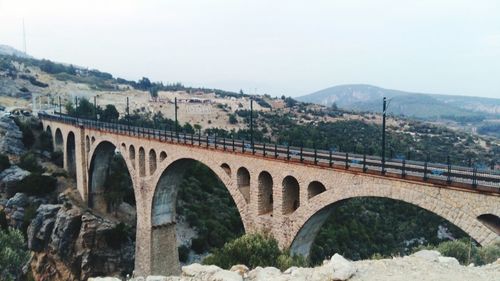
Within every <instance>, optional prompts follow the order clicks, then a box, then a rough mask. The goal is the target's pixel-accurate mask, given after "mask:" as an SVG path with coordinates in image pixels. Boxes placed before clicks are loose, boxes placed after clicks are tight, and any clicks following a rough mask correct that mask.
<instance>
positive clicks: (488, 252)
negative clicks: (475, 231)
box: [413, 238, 500, 265]
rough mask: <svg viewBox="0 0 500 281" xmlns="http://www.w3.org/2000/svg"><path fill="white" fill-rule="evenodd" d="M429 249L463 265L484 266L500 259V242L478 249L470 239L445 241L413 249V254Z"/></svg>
mask: <svg viewBox="0 0 500 281" xmlns="http://www.w3.org/2000/svg"><path fill="white" fill-rule="evenodd" d="M422 249H427V250H437V251H438V252H440V253H441V254H442V255H443V256H446V257H454V258H456V259H457V260H458V261H459V262H460V263H461V264H463V265H469V264H471V263H474V264H475V265H484V264H488V263H493V262H495V261H497V260H498V259H499V258H500V242H498V241H497V242H496V243H494V244H492V245H488V246H484V247H478V246H477V244H476V243H475V242H474V241H472V240H470V239H465V238H463V239H459V240H453V241H445V242H442V243H440V244H438V245H426V246H420V247H416V248H415V249H413V252H416V251H419V250H422Z"/></svg>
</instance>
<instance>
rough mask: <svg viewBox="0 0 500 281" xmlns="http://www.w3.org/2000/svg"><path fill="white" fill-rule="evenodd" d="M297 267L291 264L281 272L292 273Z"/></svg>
mask: <svg viewBox="0 0 500 281" xmlns="http://www.w3.org/2000/svg"><path fill="white" fill-rule="evenodd" d="M297 268H298V267H296V266H292V267H290V268H289V269H287V270H285V271H283V274H292V272H294V271H295V270H297Z"/></svg>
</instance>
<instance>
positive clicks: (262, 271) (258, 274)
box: [248, 266, 287, 281]
mask: <svg viewBox="0 0 500 281" xmlns="http://www.w3.org/2000/svg"><path fill="white" fill-rule="evenodd" d="M248 279H249V280H253V281H268V280H273V281H278V280H286V279H287V278H286V277H285V276H282V275H281V271H280V270H279V269H277V268H275V267H266V268H262V267H260V266H258V267H256V268H255V269H253V270H251V271H250V272H249V273H248Z"/></svg>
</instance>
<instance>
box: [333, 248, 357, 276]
mask: <svg viewBox="0 0 500 281" xmlns="http://www.w3.org/2000/svg"><path fill="white" fill-rule="evenodd" d="M330 264H331V265H332V267H333V275H332V280H347V279H349V278H351V276H353V275H354V273H355V272H356V268H355V267H354V265H353V263H352V262H350V261H348V260H346V259H345V258H344V257H343V256H341V255H339V254H335V255H333V257H332V259H331V260H330Z"/></svg>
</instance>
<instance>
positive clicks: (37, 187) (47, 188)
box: [12, 174, 57, 196]
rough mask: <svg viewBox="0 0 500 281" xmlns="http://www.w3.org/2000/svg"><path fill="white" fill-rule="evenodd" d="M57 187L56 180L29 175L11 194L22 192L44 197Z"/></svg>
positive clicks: (17, 184)
mask: <svg viewBox="0 0 500 281" xmlns="http://www.w3.org/2000/svg"><path fill="white" fill-rule="evenodd" d="M56 186H57V179H56V178H54V177H52V176H43V175H40V174H31V175H29V176H27V177H25V178H24V179H22V180H21V181H19V182H17V183H16V184H15V185H14V186H13V187H12V189H13V193H16V192H22V193H26V194H28V195H30V196H31V195H35V196H44V195H46V194H49V193H51V192H53V191H54V190H55V189H56Z"/></svg>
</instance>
